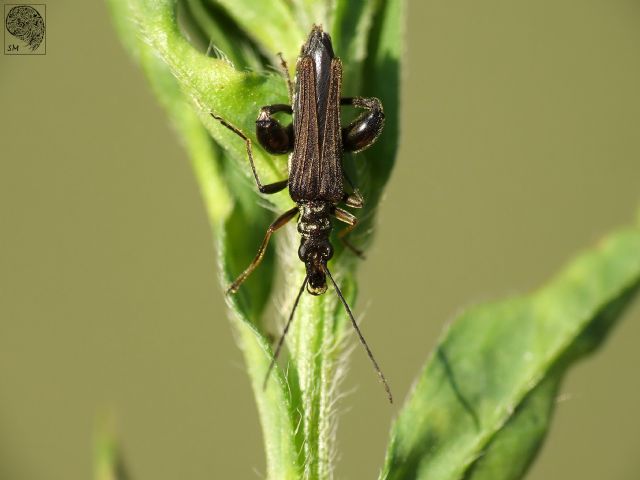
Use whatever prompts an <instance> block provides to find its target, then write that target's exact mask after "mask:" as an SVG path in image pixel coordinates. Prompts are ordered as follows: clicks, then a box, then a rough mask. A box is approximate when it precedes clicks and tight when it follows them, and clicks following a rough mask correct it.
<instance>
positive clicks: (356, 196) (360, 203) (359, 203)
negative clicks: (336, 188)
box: [342, 189, 364, 208]
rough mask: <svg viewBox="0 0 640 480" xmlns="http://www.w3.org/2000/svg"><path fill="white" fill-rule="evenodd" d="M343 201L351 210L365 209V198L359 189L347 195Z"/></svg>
mask: <svg viewBox="0 0 640 480" xmlns="http://www.w3.org/2000/svg"><path fill="white" fill-rule="evenodd" d="M342 201H343V202H344V203H345V205H346V206H347V207H351V208H362V207H364V198H362V195H361V194H360V191H358V189H355V190H354V191H353V193H346V192H345V194H344V196H343V197H342Z"/></svg>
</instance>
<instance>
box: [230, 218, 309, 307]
mask: <svg viewBox="0 0 640 480" xmlns="http://www.w3.org/2000/svg"><path fill="white" fill-rule="evenodd" d="M296 213H298V207H293V208H292V209H291V210H287V211H286V212H284V213H283V214H282V215H280V216H279V217H278V218H276V219H275V220H274V222H273V223H272V224H271V225H269V228H267V233H266V234H265V236H264V240H262V244H260V248H259V249H258V253H256V256H255V258H254V259H253V261H252V262H251V263H250V264H249V266H248V267H247V268H246V269H245V271H244V272H242V273H241V274H240V275H239V276H238V278H236V279H235V280H234V282H233V283H232V284H231V285H230V286H229V288H227V295H228V294H231V293H236V292H237V291H238V288H240V285H242V282H244V281H245V280H246V279H247V277H248V276H249V275H251V273H252V272H253V271H254V270H255V269H256V267H257V266H258V265H260V262H262V259H263V258H264V254H265V252H266V251H267V245H269V239H270V238H271V235H272V234H273V232H275V231H276V230H278V229H280V228H282V227H283V226H284V225H286V224H287V222H289V220H291V219H292V218H293V217H295V216H296Z"/></svg>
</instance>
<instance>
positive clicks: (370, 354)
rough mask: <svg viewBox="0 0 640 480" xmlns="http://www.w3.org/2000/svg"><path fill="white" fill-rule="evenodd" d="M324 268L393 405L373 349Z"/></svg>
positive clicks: (328, 272)
mask: <svg viewBox="0 0 640 480" xmlns="http://www.w3.org/2000/svg"><path fill="white" fill-rule="evenodd" d="M323 268H324V271H325V272H326V274H327V275H328V277H329V279H330V280H331V283H333V288H335V289H336V293H337V294H338V297H339V298H340V301H341V302H342V304H343V305H344V308H345V310H346V311H347V313H348V314H349V318H350V319H351V324H352V325H353V328H355V329H356V333H357V334H358V337H359V338H360V343H362V345H363V346H364V349H365V350H366V351H367V355H369V360H371V363H373V368H375V370H376V372H377V373H378V377H380V381H381V382H382V384H383V385H384V389H385V390H386V392H387V398H388V399H389V403H393V396H392V395H391V389H390V388H389V384H388V383H387V379H386V378H384V374H383V373H382V370H380V367H379V366H378V362H376V359H375V358H374V357H373V353H372V352H371V349H370V348H369V345H367V341H366V340H365V339H364V336H363V335H362V332H361V331H360V328H359V327H358V324H357V323H356V319H355V318H354V317H353V313H351V309H350V308H349V304H348V303H347V301H346V300H345V299H344V297H343V296H342V292H341V291H340V288H338V285H337V284H336V281H335V280H334V279H333V277H332V276H331V272H330V271H329V269H328V268H327V266H326V265H323Z"/></svg>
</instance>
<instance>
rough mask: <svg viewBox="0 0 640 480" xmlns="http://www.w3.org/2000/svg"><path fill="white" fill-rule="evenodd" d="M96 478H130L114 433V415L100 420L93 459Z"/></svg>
mask: <svg viewBox="0 0 640 480" xmlns="http://www.w3.org/2000/svg"><path fill="white" fill-rule="evenodd" d="M93 479H94V480H130V479H131V477H130V475H129V474H128V473H127V469H126V467H125V464H124V461H123V458H122V453H121V451H120V448H119V446H118V443H117V441H116V436H115V434H114V427H113V419H112V416H111V415H110V416H108V417H105V418H103V419H101V420H100V422H99V425H98V428H97V429H96V439H95V446H94V460H93Z"/></svg>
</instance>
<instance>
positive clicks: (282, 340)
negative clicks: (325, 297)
mask: <svg viewBox="0 0 640 480" xmlns="http://www.w3.org/2000/svg"><path fill="white" fill-rule="evenodd" d="M308 281H309V277H308V276H306V275H305V277H304V281H303V282H302V286H301V287H300V291H299V292H298V296H297V297H296V301H295V302H294V303H293V308H292V309H291V314H290V315H289V320H287V324H286V325H285V326H284V330H283V331H282V335H280V339H279V340H278V345H277V346H276V351H275V353H274V354H273V358H272V359H271V363H270V364H269V369H268V370H267V374H266V375H265V376H264V382H263V383H262V389H263V390H264V389H266V388H267V380H269V375H271V370H273V367H274V366H275V365H276V361H277V360H278V357H279V356H280V350H282V345H283V344H284V337H285V336H286V335H287V332H288V331H289V327H290V326H291V321H292V320H293V314H294V313H296V308H298V302H300V297H301V296H302V292H304V287H306V286H307V282H308Z"/></svg>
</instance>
